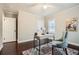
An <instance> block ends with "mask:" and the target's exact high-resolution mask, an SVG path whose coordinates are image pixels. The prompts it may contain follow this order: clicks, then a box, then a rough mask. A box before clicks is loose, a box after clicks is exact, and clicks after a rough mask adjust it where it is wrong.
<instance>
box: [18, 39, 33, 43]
mask: <svg viewBox="0 0 79 59" xmlns="http://www.w3.org/2000/svg"><path fill="white" fill-rule="evenodd" d="M29 41H33V39H28V40H22V41H18V43H24V42H29Z"/></svg>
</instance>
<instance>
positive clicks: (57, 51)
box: [22, 44, 78, 55]
mask: <svg viewBox="0 0 79 59" xmlns="http://www.w3.org/2000/svg"><path fill="white" fill-rule="evenodd" d="M37 48H38V47H37ZM53 51H54V52H53V53H54V55H66V54H65V52H64V51H63V49H62V48H54V50H53ZM67 52H68V55H77V54H78V51H77V50H75V49H71V48H67ZM38 53H39V52H38V51H37V50H36V49H34V48H31V49H28V50H25V51H23V52H22V54H23V55H39V54H38ZM40 53H41V55H52V47H51V45H50V44H49V45H47V44H44V45H42V46H41V52H40Z"/></svg>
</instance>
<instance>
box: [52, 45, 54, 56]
mask: <svg viewBox="0 0 79 59" xmlns="http://www.w3.org/2000/svg"><path fill="white" fill-rule="evenodd" d="M53 50H54V47H53V46H52V55H54V52H53Z"/></svg>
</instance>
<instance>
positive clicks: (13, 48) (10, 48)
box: [1, 39, 51, 55]
mask: <svg viewBox="0 0 79 59" xmlns="http://www.w3.org/2000/svg"><path fill="white" fill-rule="evenodd" d="M50 41H51V40H50ZM46 42H47V39H44V40H42V41H41V44H45V43H46ZM3 45H4V47H3V49H2V51H1V55H22V51H24V50H27V49H30V48H32V47H33V41H30V42H24V43H20V44H17V43H16V42H8V43H4V44H3Z"/></svg>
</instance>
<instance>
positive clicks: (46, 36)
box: [37, 34, 53, 39]
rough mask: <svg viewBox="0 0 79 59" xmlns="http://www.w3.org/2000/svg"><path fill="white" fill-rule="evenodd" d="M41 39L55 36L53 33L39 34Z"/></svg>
mask: <svg viewBox="0 0 79 59" xmlns="http://www.w3.org/2000/svg"><path fill="white" fill-rule="evenodd" d="M37 36H38V37H39V38H40V39H44V38H53V34H44V35H37Z"/></svg>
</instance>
